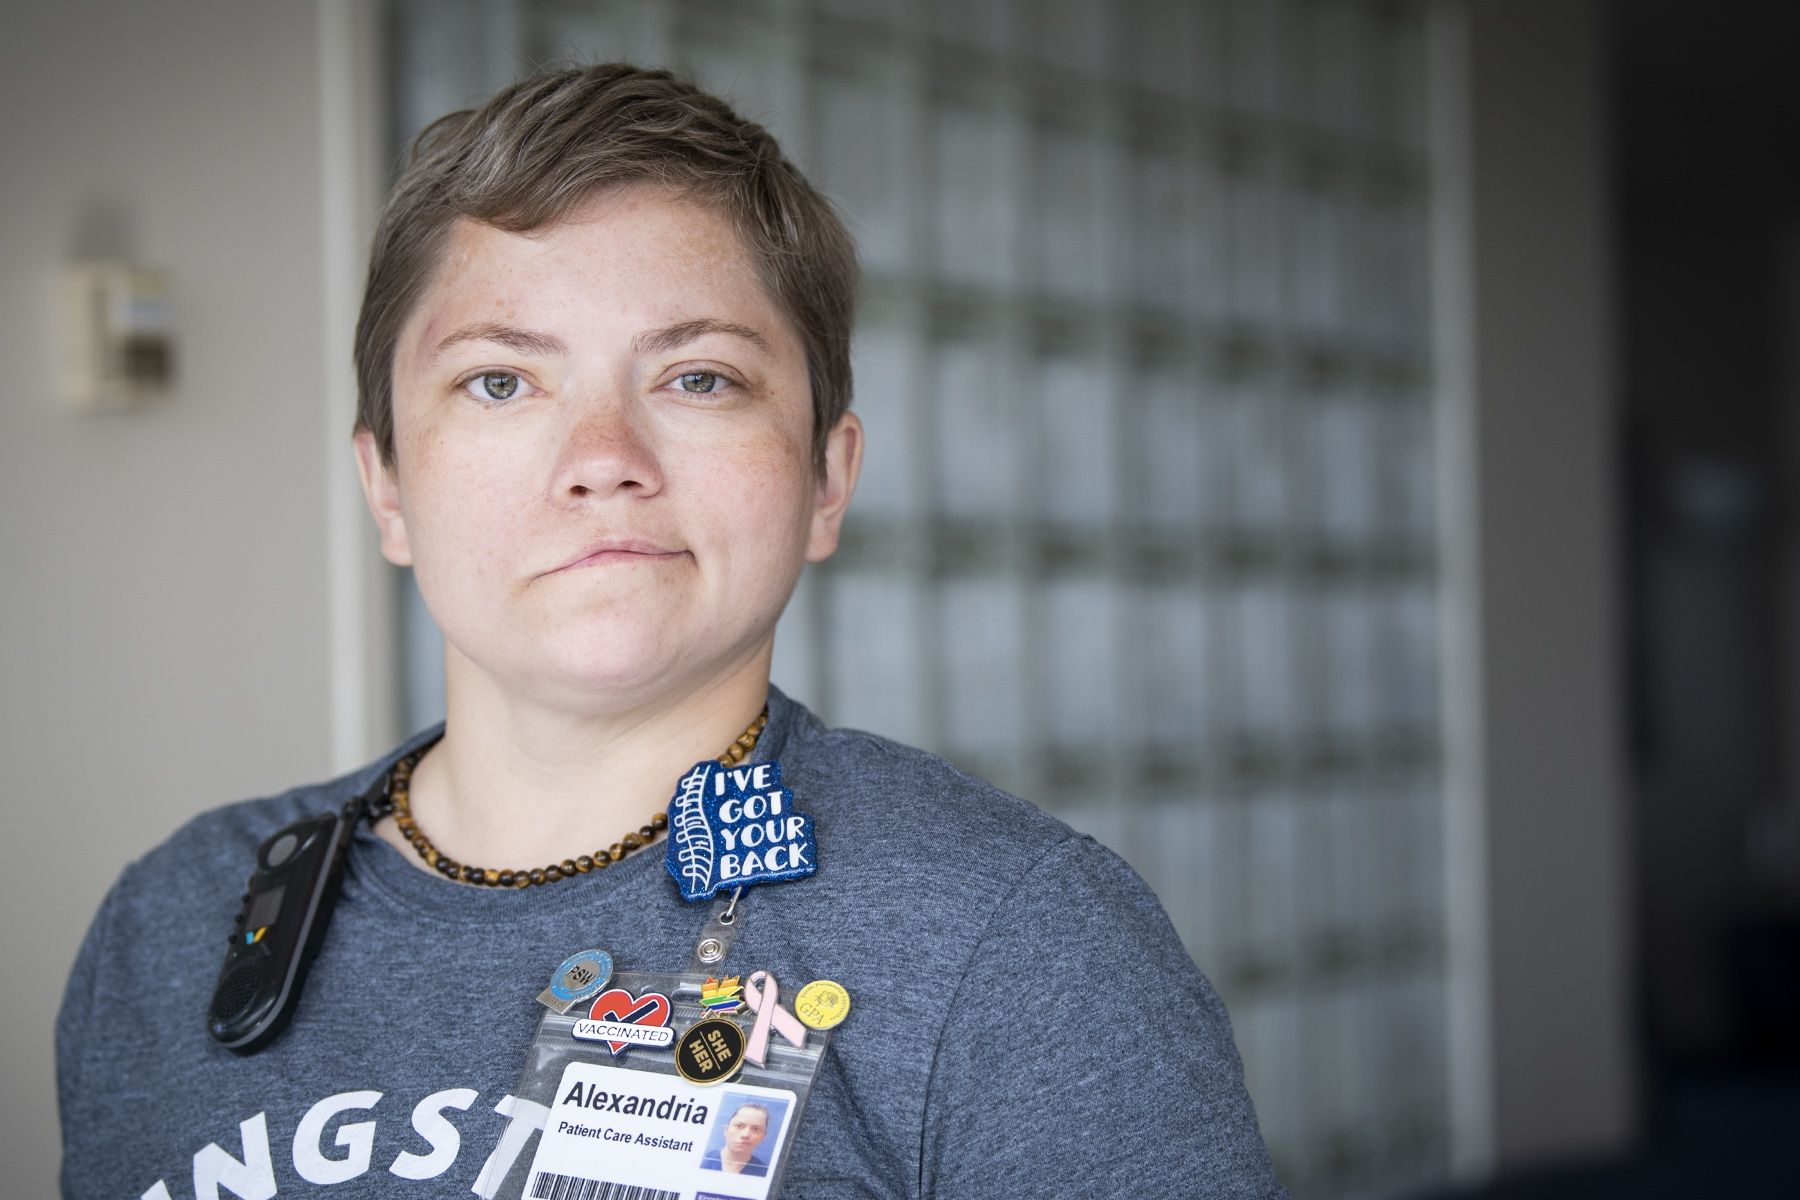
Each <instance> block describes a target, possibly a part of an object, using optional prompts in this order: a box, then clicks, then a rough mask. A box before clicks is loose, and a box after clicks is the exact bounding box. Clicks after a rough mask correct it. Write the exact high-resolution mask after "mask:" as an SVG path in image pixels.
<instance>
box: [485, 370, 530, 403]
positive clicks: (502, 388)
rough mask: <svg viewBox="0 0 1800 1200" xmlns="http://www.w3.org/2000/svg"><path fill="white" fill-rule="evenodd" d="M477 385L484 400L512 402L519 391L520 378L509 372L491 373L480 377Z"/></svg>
mask: <svg viewBox="0 0 1800 1200" xmlns="http://www.w3.org/2000/svg"><path fill="white" fill-rule="evenodd" d="M475 383H476V385H477V386H479V387H480V389H481V393H482V398H483V399H487V400H511V399H512V398H513V396H514V394H515V393H517V392H518V390H519V377H518V376H517V375H514V374H511V373H510V372H507V371H489V372H488V373H487V374H486V375H482V376H479V377H478V378H477V379H476V380H475Z"/></svg>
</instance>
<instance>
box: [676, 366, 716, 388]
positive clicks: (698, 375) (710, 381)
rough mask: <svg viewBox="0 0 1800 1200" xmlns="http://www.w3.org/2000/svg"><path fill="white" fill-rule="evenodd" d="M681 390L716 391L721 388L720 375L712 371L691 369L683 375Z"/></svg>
mask: <svg viewBox="0 0 1800 1200" xmlns="http://www.w3.org/2000/svg"><path fill="white" fill-rule="evenodd" d="M681 390H682V391H684V392H699V393H702V394H704V393H707V392H716V391H718V390H719V377H718V376H717V375H715V374H713V373H712V372H711V371H689V372H688V373H687V374H685V375H683V376H681Z"/></svg>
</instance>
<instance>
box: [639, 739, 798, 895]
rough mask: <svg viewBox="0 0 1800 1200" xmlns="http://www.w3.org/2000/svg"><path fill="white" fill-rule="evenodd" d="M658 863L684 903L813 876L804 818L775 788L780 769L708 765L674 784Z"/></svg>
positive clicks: (764, 765)
mask: <svg viewBox="0 0 1800 1200" xmlns="http://www.w3.org/2000/svg"><path fill="white" fill-rule="evenodd" d="M663 863H664V865H665V866H667V867H668V869H669V874H670V875H672V876H674V877H675V882H676V883H677V884H679V885H680V887H681V895H682V898H683V899H684V900H708V899H711V898H712V897H713V896H714V895H716V894H717V893H718V892H719V891H721V890H728V889H731V888H740V887H748V886H750V885H751V884H757V883H779V882H781V881H783V880H787V879H804V878H805V877H806V876H808V875H811V874H812V873H813V872H814V871H817V870H818V869H819V863H818V854H817V845H816V843H815V842H814V840H813V820H812V817H811V816H810V815H808V814H806V813H803V812H800V811H799V810H798V809H797V808H795V807H794V794H793V793H792V792H790V791H788V790H787V789H786V788H784V787H782V786H781V764H780V763H776V762H766V763H753V764H750V765H748V766H742V767H726V766H721V765H720V764H719V763H717V762H715V761H712V760H710V759H709V760H708V761H706V762H700V763H695V764H694V768H693V770H691V771H689V772H688V773H687V774H686V775H683V776H682V777H681V782H680V784H678V785H677V787H676V789H675V797H674V799H672V800H671V801H670V802H669V848H668V851H667V853H666V854H665V855H664V858H663Z"/></svg>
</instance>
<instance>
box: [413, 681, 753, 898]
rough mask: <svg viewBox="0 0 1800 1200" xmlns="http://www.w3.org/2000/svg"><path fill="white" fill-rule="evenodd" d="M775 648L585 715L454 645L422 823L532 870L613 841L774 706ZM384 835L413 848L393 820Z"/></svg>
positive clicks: (424, 781)
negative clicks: (492, 671)
mask: <svg viewBox="0 0 1800 1200" xmlns="http://www.w3.org/2000/svg"><path fill="white" fill-rule="evenodd" d="M769 651H770V648H769V647H767V646H765V647H763V648H762V649H761V650H760V652H758V653H757V654H755V655H754V656H752V657H751V658H750V659H748V660H746V661H744V662H743V663H741V664H738V665H737V666H735V667H734V668H733V669H732V670H730V671H729V672H727V673H726V674H725V675H724V676H722V677H721V678H718V679H714V680H711V681H709V682H708V683H707V685H706V686H704V687H701V688H695V689H689V690H688V691H687V692H686V693H685V694H683V695H681V696H673V697H669V696H662V697H651V698H648V699H644V700H641V701H639V702H636V703H632V704H628V705H622V706H620V707H617V708H612V709H604V710H595V711H585V712H578V713H577V712H570V711H568V710H567V709H561V708H553V707H550V706H546V705H543V704H540V703H536V702H533V701H532V700H530V699H525V698H521V697H518V696H516V695H512V694H509V693H507V692H506V691H505V690H504V689H502V688H500V687H498V686H496V685H495V683H494V681H493V679H492V677H491V676H488V675H487V674H486V673H485V672H482V671H479V670H478V669H476V668H475V667H474V666H473V665H472V664H471V663H469V662H468V660H467V659H464V658H462V657H461V655H459V654H458V653H457V652H456V651H455V649H454V648H449V649H447V650H446V654H445V683H446V688H445V695H446V701H447V703H446V710H447V718H446V721H445V725H444V737H443V740H442V741H440V742H439V743H438V744H437V745H436V746H433V747H432V748H431V750H430V751H429V752H428V753H427V754H426V755H425V757H424V758H423V759H421V760H420V762H419V765H418V767H417V768H416V769H415V770H414V772H413V778H412V811H413V815H414V817H415V819H416V820H417V821H418V824H419V828H420V829H421V830H423V831H425V832H426V833H427V835H428V836H429V837H430V838H431V840H432V842H433V843H435V844H436V846H437V847H438V849H439V850H440V851H442V852H443V853H445V854H448V855H449V856H451V857H452V858H455V859H457V860H459V861H461V862H465V863H474V864H478V865H480V866H484V867H495V868H513V869H517V868H527V869H529V868H531V867H537V866H542V865H543V864H545V863H551V862H561V861H562V860H564V859H568V858H574V857H576V856H578V855H582V854H591V853H593V851H594V850H595V849H598V848H604V847H606V846H610V845H611V844H613V843H614V842H617V841H618V840H619V839H620V837H621V836H622V835H624V834H625V833H627V832H634V831H636V830H637V829H638V828H639V827H640V826H642V825H646V824H648V823H649V820H650V817H651V816H652V814H654V813H656V812H659V811H661V810H662V809H664V808H666V807H667V805H668V802H669V797H670V795H672V794H673V792H674V790H675V782H676V780H677V779H679V778H680V776H681V774H682V772H684V771H686V770H687V769H688V768H689V767H691V766H693V765H694V763H696V762H698V761H700V760H701V759H706V758H716V757H718V756H719V755H720V754H722V753H723V752H724V751H725V749H726V747H728V746H730V745H731V743H732V742H733V741H734V740H736V738H737V737H738V735H739V734H741V733H743V731H744V728H745V726H747V725H749V724H750V722H751V721H752V720H754V719H755V718H756V715H757V714H758V713H759V712H761V711H762V708H763V705H764V704H765V703H766V701H767V697H768V690H769ZM380 832H381V833H382V836H384V837H386V838H387V839H388V840H389V841H390V842H398V843H399V844H403V842H400V841H399V835H398V834H397V832H396V831H395V830H394V829H393V823H392V822H385V821H384V822H383V823H382V825H381V827H380ZM409 857H411V856H410V855H409ZM418 861H419V862H420V865H421V866H423V865H424V864H423V861H422V860H418ZM426 869H429V868H426Z"/></svg>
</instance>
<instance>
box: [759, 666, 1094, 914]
mask: <svg viewBox="0 0 1800 1200" xmlns="http://www.w3.org/2000/svg"><path fill="white" fill-rule="evenodd" d="M787 704H788V705H789V706H790V707H791V708H792V709H794V710H795V711H794V713H793V721H792V724H791V726H790V727H789V728H788V730H787V734H786V737H785V738H784V740H783V744H782V748H781V750H780V757H781V768H782V780H783V783H784V784H785V785H786V786H787V787H788V788H789V789H790V790H791V791H792V792H793V795H794V803H795V804H796V805H797V806H798V807H799V808H800V809H801V810H802V811H805V812H809V813H811V814H813V816H814V817H815V819H816V820H817V822H818V829H819V834H818V837H819V843H820V850H819V853H820V855H821V866H822V869H827V870H829V869H836V868H835V866H828V865H826V864H841V865H842V866H843V867H845V868H853V869H854V871H855V872H856V874H857V875H858V876H859V877H860V878H861V879H862V881H863V882H865V883H880V882H884V881H886V880H887V877H888V876H895V877H899V878H904V880H905V882H906V886H907V888H908V890H909V891H919V890H922V889H929V888H931V887H934V886H941V887H949V888H951V889H952V890H953V891H959V890H962V889H963V888H970V889H975V890H990V889H991V890H994V891H1002V890H1011V889H1012V888H1014V887H1016V886H1017V885H1018V884H1019V882H1020V881H1021V880H1022V878H1023V877H1025V876H1027V875H1029V874H1031V873H1032V872H1033V871H1035V870H1038V869H1040V868H1041V867H1043V866H1046V865H1050V864H1053V863H1054V862H1056V861H1057V859H1058V858H1059V855H1058V854H1057V851H1059V849H1065V848H1068V847H1072V846H1076V845H1080V844H1083V843H1085V844H1087V845H1092V844H1093V843H1092V842H1091V841H1090V840H1089V839H1086V838H1084V837H1082V835H1080V834H1077V833H1075V832H1074V831H1073V830H1071V829H1070V828H1069V827H1068V826H1067V825H1065V824H1063V823H1062V822H1061V821H1059V820H1057V819H1056V818H1055V817H1052V816H1050V815H1049V814H1047V813H1045V812H1043V811H1042V810H1041V809H1039V808H1037V807H1036V806H1035V805H1033V804H1031V803H1030V802H1029V801H1026V800H1023V799H1021V798H1019V797H1017V796H1014V795H1011V794H1010V793H1008V792H1005V791H1003V790H1001V789H1000V788H997V787H995V786H994V785H993V784H991V783H988V782H987V781H986V780H983V779H980V778H977V777H976V776H974V775H971V774H969V773H968V772H966V771H964V770H962V769H961V768H959V767H957V766H956V765H954V764H953V763H950V762H947V761H945V760H944V759H942V758H939V757H938V756H937V755H935V754H931V753H928V752H926V751H924V750H920V749H917V748H915V747H912V746H907V745H903V744H901V743H899V742H895V741H891V740H889V739H887V738H884V737H880V736H878V735H876V734H872V733H866V732H864V731H862V730H858V729H841V728H833V727H830V726H827V725H824V724H823V723H822V722H820V721H819V720H818V719H817V718H816V717H814V716H813V715H812V714H811V713H810V712H807V711H806V710H805V709H804V708H802V707H800V706H799V705H797V704H793V702H791V701H789V702H787Z"/></svg>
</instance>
